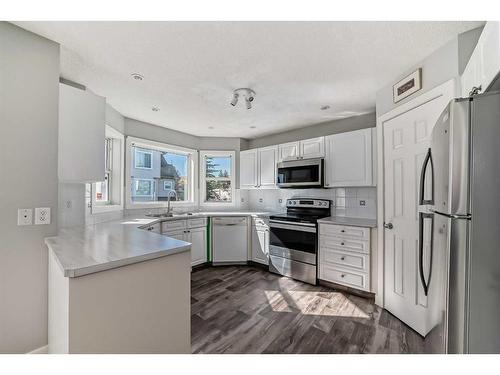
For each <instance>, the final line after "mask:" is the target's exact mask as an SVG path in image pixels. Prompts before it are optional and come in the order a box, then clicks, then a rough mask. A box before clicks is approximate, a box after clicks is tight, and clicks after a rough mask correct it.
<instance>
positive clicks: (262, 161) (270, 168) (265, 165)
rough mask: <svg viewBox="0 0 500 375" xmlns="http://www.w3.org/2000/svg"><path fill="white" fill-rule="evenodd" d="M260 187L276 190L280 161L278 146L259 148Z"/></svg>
mask: <svg viewBox="0 0 500 375" xmlns="http://www.w3.org/2000/svg"><path fill="white" fill-rule="evenodd" d="M257 151H258V160H259V171H258V173H257V174H258V177H259V178H258V180H259V182H258V187H260V188H266V189H275V188H276V162H277V159H278V146H270V147H263V148H259V149H258V150H257Z"/></svg>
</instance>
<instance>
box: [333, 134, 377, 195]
mask: <svg viewBox="0 0 500 375" xmlns="http://www.w3.org/2000/svg"><path fill="white" fill-rule="evenodd" d="M374 132H375V130H374V128H369V129H362V130H356V131H353V132H347V133H340V134H334V135H329V136H327V137H325V186H326V187H347V186H373V185H374V181H375V179H374V176H373V174H374V173H373V162H374V158H373V151H374V145H373V140H374V138H375V133H374Z"/></svg>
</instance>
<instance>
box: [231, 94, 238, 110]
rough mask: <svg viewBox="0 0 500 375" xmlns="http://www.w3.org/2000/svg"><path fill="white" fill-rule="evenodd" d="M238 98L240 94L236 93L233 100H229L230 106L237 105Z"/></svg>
mask: <svg viewBox="0 0 500 375" xmlns="http://www.w3.org/2000/svg"><path fill="white" fill-rule="evenodd" d="M239 96H240V94H238V93H237V92H235V93H234V95H233V100H231V105H232V106H233V107H234V106H235V105H236V104H237V103H238V98H239Z"/></svg>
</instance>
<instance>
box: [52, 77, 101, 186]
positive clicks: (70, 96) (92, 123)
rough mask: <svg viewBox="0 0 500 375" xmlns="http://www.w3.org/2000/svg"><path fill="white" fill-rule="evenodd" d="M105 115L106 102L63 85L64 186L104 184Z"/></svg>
mask: <svg viewBox="0 0 500 375" xmlns="http://www.w3.org/2000/svg"><path fill="white" fill-rule="evenodd" d="M105 111H106V99H105V98H103V97H100V96H97V95H95V94H93V93H91V92H89V91H87V90H80V89H77V88H74V87H71V86H68V85H65V84H60V85H59V152H58V154H59V165H58V175H59V181H60V182H73V183H77V182H97V181H103V180H104V175H105V170H104V169H105V161H104V138H105V135H104V134H105V133H104V131H105V122H106V120H105Z"/></svg>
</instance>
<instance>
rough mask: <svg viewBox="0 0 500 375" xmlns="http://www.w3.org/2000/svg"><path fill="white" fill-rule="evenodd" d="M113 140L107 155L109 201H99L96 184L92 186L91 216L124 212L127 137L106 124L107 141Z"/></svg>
mask: <svg viewBox="0 0 500 375" xmlns="http://www.w3.org/2000/svg"><path fill="white" fill-rule="evenodd" d="M106 139H111V140H112V147H111V150H108V155H106V167H105V174H108V175H109V177H108V200H107V201H104V202H103V201H97V200H96V196H95V192H96V183H92V184H91V186H90V214H91V215H95V214H100V213H105V212H112V211H121V210H123V207H124V204H123V200H124V199H123V184H124V182H125V160H124V153H123V150H124V147H125V136H124V135H123V134H122V133H120V132H119V131H118V130H116V129H115V128H113V127H111V126H109V125H107V124H106V126H105V140H106Z"/></svg>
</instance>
